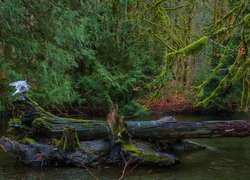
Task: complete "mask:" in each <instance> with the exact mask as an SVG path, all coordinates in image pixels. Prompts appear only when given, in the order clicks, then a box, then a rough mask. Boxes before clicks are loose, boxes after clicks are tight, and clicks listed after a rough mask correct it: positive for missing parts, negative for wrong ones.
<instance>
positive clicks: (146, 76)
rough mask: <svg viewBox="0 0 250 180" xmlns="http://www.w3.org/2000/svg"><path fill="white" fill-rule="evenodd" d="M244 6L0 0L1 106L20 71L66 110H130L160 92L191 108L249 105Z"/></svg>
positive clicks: (224, 1) (40, 95) (44, 97)
mask: <svg viewBox="0 0 250 180" xmlns="http://www.w3.org/2000/svg"><path fill="white" fill-rule="evenodd" d="M249 7H250V6H249V1H247V0H241V1H233V0H208V1H197V0H188V1H182V0H170V1H164V0H154V1H140V0H131V1H128V0H119V1H118V0H91V1H88V0H86V1H84V0H73V1H67V0H61V1H56V0H55V1H54V0H53V1H47V0H41V1H40V0H39V1H31V0H13V1H5V0H2V1H0V8H1V9H0V13H1V14H0V15H1V16H0V26H1V29H0V62H1V63H0V88H1V92H0V109H2V110H3V109H9V108H10V107H9V106H8V101H9V99H11V88H9V87H8V84H9V83H10V82H14V81H17V80H20V79H25V80H27V82H28V83H29V84H30V85H31V87H32V91H31V92H30V96H31V97H33V98H34V99H36V100H37V101H39V102H40V103H41V105H42V106H43V107H46V108H47V109H54V110H55V111H58V110H61V111H64V112H66V113H67V112H68V111H73V112H74V113H76V112H77V111H74V110H79V111H82V110H83V109H91V110H96V111H98V110H104V111H105V109H107V107H109V106H110V105H111V104H113V103H118V104H119V106H120V111H121V113H122V114H124V115H127V116H131V115H132V116H133V115H141V114H145V113H146V114H147V113H148V112H150V110H152V109H154V107H155V108H156V109H157V108H158V109H159V108H160V106H159V104H160V103H161V102H163V105H164V101H165V102H166V101H169V102H170V107H169V108H168V109H171V102H173V103H172V104H176V101H177V104H178V101H180V103H183V106H185V104H188V106H189V107H190V104H191V106H192V107H193V108H192V109H198V111H202V110H206V111H207V110H211V111H230V112H233V111H248V107H249V86H250V85H249V55H248V48H249V27H250V25H249V21H250V15H249ZM6 97H8V98H6ZM160 109H161V108H160ZM177 109H178V108H177ZM184 111H185V108H184Z"/></svg>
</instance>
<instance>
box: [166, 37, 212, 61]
mask: <svg viewBox="0 0 250 180" xmlns="http://www.w3.org/2000/svg"><path fill="white" fill-rule="evenodd" d="M207 43H208V37H207V36H204V37H202V38H200V39H198V40H197V41H195V42H193V43H191V44H189V45H188V46H186V47H184V48H181V49H179V50H177V51H174V52H171V53H167V54H166V55H165V59H166V60H167V61H171V60H173V59H175V58H176V57H177V56H178V55H191V54H195V53H198V52H199V51H201V50H202V49H203V48H204V47H205V46H206V45H207Z"/></svg>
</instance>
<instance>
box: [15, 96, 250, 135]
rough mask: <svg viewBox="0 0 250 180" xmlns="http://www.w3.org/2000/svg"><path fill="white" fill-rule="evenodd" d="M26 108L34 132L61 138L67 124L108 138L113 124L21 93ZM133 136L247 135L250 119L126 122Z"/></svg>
mask: <svg viewBox="0 0 250 180" xmlns="http://www.w3.org/2000/svg"><path fill="white" fill-rule="evenodd" d="M16 102H18V104H19V105H22V106H23V107H24V108H25V109H26V111H27V109H28V113H27V112H26V113H25V115H24V116H23V118H22V119H21V120H22V121H23V122H24V124H28V125H30V124H31V123H32V128H33V129H32V132H33V134H34V135H39V136H41V135H45V136H46V137H48V136H51V137H61V136H62V133H63V128H64V127H65V126H66V125H69V126H72V127H74V128H75V129H76V131H77V134H78V137H79V139H80V140H89V139H108V138H109V137H110V134H111V132H110V127H109V124H108V122H107V121H100V120H79V119H70V118H61V117H58V116H55V115H53V114H51V113H49V112H46V111H45V110H44V109H42V108H41V107H40V106H39V105H38V104H37V103H35V102H34V101H32V100H31V99H29V98H27V97H25V96H21V98H20V99H19V100H18V101H16ZM125 126H126V127H127V130H128V133H129V134H130V135H131V136H132V138H136V139H144V140H148V139H151V140H160V139H188V138H215V137H216V138H217V137H244V136H249V135H250V121H245V120H234V121H200V122H178V121H175V120H174V119H173V118H171V117H166V118H163V119H161V120H154V121H125Z"/></svg>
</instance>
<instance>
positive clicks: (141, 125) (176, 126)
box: [32, 117, 250, 140]
mask: <svg viewBox="0 0 250 180" xmlns="http://www.w3.org/2000/svg"><path fill="white" fill-rule="evenodd" d="M125 124H126V127H127V129H128V133H129V134H130V135H131V136H132V137H133V138H135V139H144V140H148V139H151V140H160V139H194V138H218V137H245V136H249V135H250V122H249V121H245V120H232V121H203V122H169V121H167V120H156V121H127V122H125ZM66 125H70V126H73V127H74V128H75V129H76V131H77V134H78V137H79V139H80V140H90V139H109V136H110V128H109V125H108V123H107V122H106V121H92V120H73V119H67V118H47V117H41V118H37V119H35V120H34V122H33V123H32V127H33V132H34V134H37V135H39V136H41V135H45V136H48V135H50V136H52V137H53V136H55V137H59V136H61V135H62V130H63V127H64V126H66Z"/></svg>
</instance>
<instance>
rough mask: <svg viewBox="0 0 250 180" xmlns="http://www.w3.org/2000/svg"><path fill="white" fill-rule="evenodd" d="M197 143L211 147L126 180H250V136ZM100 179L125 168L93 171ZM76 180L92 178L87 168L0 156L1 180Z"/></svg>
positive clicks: (2, 126)
mask: <svg viewBox="0 0 250 180" xmlns="http://www.w3.org/2000/svg"><path fill="white" fill-rule="evenodd" d="M174 117H175V118H176V119H177V120H185V121H186V120H187V121H203V120H233V119H234V120H240V119H245V120H250V114H249V113H248V114H235V115H225V114H224V115H209V116H202V115H196V116H194V115H186V116H184V115H182V116H174ZM7 121H8V117H7V116H5V115H3V114H0V135H1V136H2V135H4V134H5V132H6V129H7ZM194 141H195V142H198V143H201V144H204V145H207V146H209V148H208V149H207V150H204V151H199V152H195V153H185V154H180V155H178V157H179V158H180V159H181V164H180V165H179V166H178V167H173V168H156V167H154V168H153V167H138V168H136V169H135V170H134V171H133V172H132V173H130V174H129V175H127V176H126V178H125V179H130V180H144V179H145V180H151V179H154V180H161V179H166V180H182V179H184V180H231V179H232V180H249V179H250V137H247V138H221V139H196V140H194ZM91 171H92V172H93V173H94V174H95V175H96V176H97V177H98V178H99V179H106V180H110V179H119V177H120V175H121V171H122V168H117V167H103V168H100V169H91ZM5 179H24V180H26V179H27V180H33V179H35V180H43V179H45V180H50V179H51V180H56V179H65V180H71V179H72V180H75V179H91V176H90V175H89V173H88V172H87V171H86V170H85V169H78V168H29V167H24V166H22V164H21V163H19V162H18V160H17V159H16V158H15V157H14V156H13V155H12V154H9V153H0V180H5Z"/></svg>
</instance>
